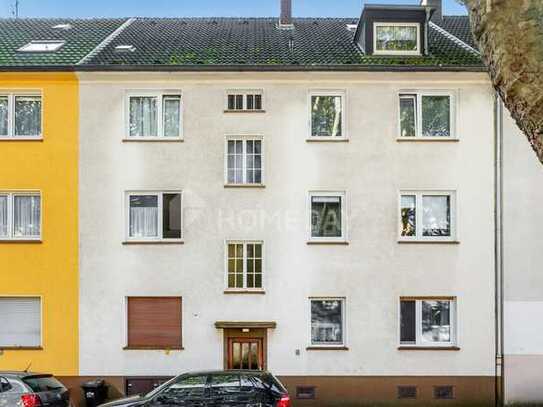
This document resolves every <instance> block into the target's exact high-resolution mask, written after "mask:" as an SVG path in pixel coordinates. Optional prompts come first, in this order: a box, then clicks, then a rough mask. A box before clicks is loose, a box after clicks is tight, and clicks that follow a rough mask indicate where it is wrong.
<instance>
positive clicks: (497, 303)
mask: <svg viewBox="0 0 543 407" xmlns="http://www.w3.org/2000/svg"><path fill="white" fill-rule="evenodd" d="M494 269H495V270H494V274H495V277H494V282H495V290H494V295H495V298H494V314H495V329H496V330H495V341H496V344H495V345H496V365H495V402H496V406H497V407H502V406H504V405H505V377H504V357H503V355H504V350H505V349H504V315H503V302H504V297H503V296H504V287H503V284H504V275H503V274H504V273H503V271H504V264H503V105H502V102H501V99H500V97H499V95H498V94H497V93H496V95H495V99H494Z"/></svg>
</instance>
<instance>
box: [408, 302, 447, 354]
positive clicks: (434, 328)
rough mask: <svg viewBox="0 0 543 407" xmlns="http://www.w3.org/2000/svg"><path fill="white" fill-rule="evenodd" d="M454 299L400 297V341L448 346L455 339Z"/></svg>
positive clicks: (421, 344)
mask: <svg viewBox="0 0 543 407" xmlns="http://www.w3.org/2000/svg"><path fill="white" fill-rule="evenodd" d="M455 321H456V301H455V300H454V299H452V298H428V299H426V298H420V299H419V298H402V299H401V300H400V344H401V345H414V346H417V345H418V346H451V345H454V344H455V343H456V322H455Z"/></svg>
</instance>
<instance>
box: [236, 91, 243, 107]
mask: <svg viewBox="0 0 543 407" xmlns="http://www.w3.org/2000/svg"><path fill="white" fill-rule="evenodd" d="M236 109H237V110H242V109H243V95H236Z"/></svg>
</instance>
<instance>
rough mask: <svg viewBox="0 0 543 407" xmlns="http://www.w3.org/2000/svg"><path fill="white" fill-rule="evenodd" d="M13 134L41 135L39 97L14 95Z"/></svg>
mask: <svg viewBox="0 0 543 407" xmlns="http://www.w3.org/2000/svg"><path fill="white" fill-rule="evenodd" d="M15 135H16V136H41V97H40V96H16V97H15Z"/></svg>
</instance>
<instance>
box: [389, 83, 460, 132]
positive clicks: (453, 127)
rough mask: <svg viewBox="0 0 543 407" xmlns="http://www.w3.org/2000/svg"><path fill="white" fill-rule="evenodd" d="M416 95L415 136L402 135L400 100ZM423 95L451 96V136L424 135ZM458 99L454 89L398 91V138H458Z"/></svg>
mask: <svg viewBox="0 0 543 407" xmlns="http://www.w3.org/2000/svg"><path fill="white" fill-rule="evenodd" d="M413 96H415V99H416V100H415V102H416V103H415V137H402V120H401V119H402V115H401V107H400V102H401V99H403V98H413ZM423 96H447V97H449V108H450V109H449V124H450V129H449V131H450V136H448V137H439V136H423V135H422V97H423ZM456 100H457V92H456V91H454V90H450V89H449V90H420V89H419V90H401V91H400V92H398V103H397V106H398V136H397V139H398V140H402V141H406V140H417V141H423V140H428V141H446V140H458V135H457V133H456Z"/></svg>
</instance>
